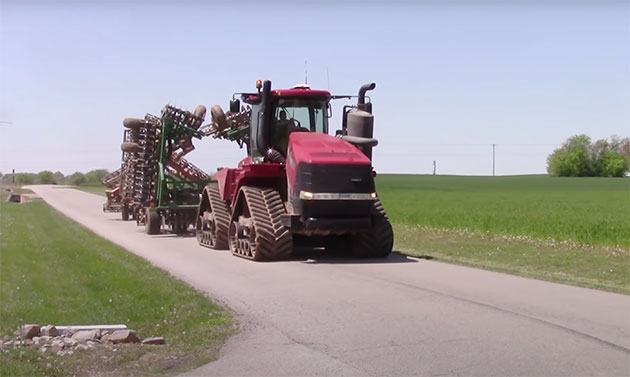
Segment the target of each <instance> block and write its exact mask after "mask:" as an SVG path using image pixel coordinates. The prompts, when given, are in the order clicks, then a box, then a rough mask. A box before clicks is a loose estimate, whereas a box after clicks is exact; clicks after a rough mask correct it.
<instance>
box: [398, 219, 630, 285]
mask: <svg viewBox="0 0 630 377" xmlns="http://www.w3.org/2000/svg"><path fill="white" fill-rule="evenodd" d="M394 232H395V250H398V251H400V252H402V253H404V254H407V255H411V256H415V257H420V258H426V259H435V260H438V261H444V262H450V263H456V264H461V265H466V266H472V267H478V268H484V269H488V270H493V271H499V272H507V273H511V274H515V275H520V276H525V277H531V278H536V279H542V280H548V281H553V282H559V283H565V284H571V285H576V286H581V287H587V288H597V289H603V290H607V291H611V292H618V293H624V294H630V250H627V249H619V248H607V247H599V246H590V245H581V244H577V243H574V242H568V241H554V240H538V239H535V238H531V237H528V236H512V235H497V234H493V233H490V232H485V233H482V232H476V231H468V230H452V229H435V228H430V227H426V226H410V225H406V224H394Z"/></svg>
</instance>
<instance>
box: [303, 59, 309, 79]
mask: <svg viewBox="0 0 630 377" xmlns="http://www.w3.org/2000/svg"><path fill="white" fill-rule="evenodd" d="M304 85H308V62H307V61H306V59H305V60H304Z"/></svg>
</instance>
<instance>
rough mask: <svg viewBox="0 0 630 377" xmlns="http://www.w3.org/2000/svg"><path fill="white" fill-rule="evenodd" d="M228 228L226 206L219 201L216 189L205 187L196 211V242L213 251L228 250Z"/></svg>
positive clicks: (228, 220)
mask: <svg viewBox="0 0 630 377" xmlns="http://www.w3.org/2000/svg"><path fill="white" fill-rule="evenodd" d="M229 227H230V212H229V210H228V205H227V204H226V203H225V202H224V201H223V200H222V199H221V196H220V195H219V189H218V188H216V187H212V186H206V188H204V189H203V192H202V194H201V202H200V203H199V210H198V211H197V223H196V225H195V229H196V231H197V242H199V244H200V245H201V246H205V247H209V248H211V249H214V250H225V249H227V248H228V228H229Z"/></svg>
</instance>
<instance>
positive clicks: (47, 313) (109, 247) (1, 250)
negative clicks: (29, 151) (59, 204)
mask: <svg viewBox="0 0 630 377" xmlns="http://www.w3.org/2000/svg"><path fill="white" fill-rule="evenodd" d="M0 298H1V302H2V305H1V306H0V335H2V336H11V335H12V334H13V331H14V330H15V329H16V328H17V327H18V326H19V325H21V324H24V323H38V324H42V325H44V324H56V325H69V324H74V325H80V324H116V323H123V324H126V325H128V327H129V328H132V329H135V330H137V331H138V334H139V336H141V337H150V336H163V337H165V339H166V345H164V346H140V345H123V346H121V347H119V348H118V349H116V351H113V350H111V349H108V348H102V349H95V350H91V351H78V352H76V353H75V354H74V355H72V356H68V355H66V356H56V355H54V354H51V353H50V352H48V353H45V354H42V353H40V352H38V351H37V350H36V349H31V348H17V349H6V350H3V351H2V352H0V376H5V375H6V376H40V375H41V376H44V375H45V376H59V375H81V376H84V375H130V376H132V375H133V376H135V375H146V374H151V375H155V374H162V373H166V374H174V373H177V372H180V371H183V370H188V369H191V368H193V367H195V366H198V365H201V364H204V363H207V362H210V361H212V360H214V359H216V358H217V357H218V350H219V347H220V346H221V345H222V344H223V342H224V341H225V339H226V338H227V337H228V336H229V335H231V334H232V333H234V324H233V320H232V317H231V315H230V314H229V313H228V312H226V311H225V310H223V309H222V308H221V307H220V306H218V305H216V304H214V303H213V302H211V301H210V300H209V299H208V298H207V297H206V296H205V295H203V294H202V293H199V292H198V291H196V290H194V289H192V288H190V287H189V286H188V285H186V284H184V283H182V282H180V281H177V280H175V279H173V278H172V277H170V276H169V275H168V274H167V273H165V272H163V271H161V270H158V269H157V268H155V267H153V266H151V265H150V264H149V263H148V262H146V261H144V260H142V259H141V258H139V257H136V256H134V255H132V254H130V253H128V252H126V251H125V250H123V249H121V248H120V247H118V246H116V245H114V244H112V243H111V242H109V241H107V240H104V239H102V238H100V237H98V236H96V235H95V234H93V233H92V232H90V231H88V230H86V229H85V228H83V227H81V226H80V225H79V224H77V223H75V222H73V221H71V220H69V219H68V218H66V217H64V216H63V215H61V214H59V213H58V212H56V211H55V210H54V209H52V208H51V207H49V206H48V205H46V204H45V203H44V202H42V201H33V202H29V203H24V204H14V203H5V202H2V203H0Z"/></svg>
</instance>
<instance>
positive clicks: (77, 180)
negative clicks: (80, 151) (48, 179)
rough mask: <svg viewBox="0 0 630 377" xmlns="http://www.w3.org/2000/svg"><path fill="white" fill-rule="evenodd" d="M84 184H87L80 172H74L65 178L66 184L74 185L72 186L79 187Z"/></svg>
mask: <svg viewBox="0 0 630 377" xmlns="http://www.w3.org/2000/svg"><path fill="white" fill-rule="evenodd" d="M86 182H87V179H86V178H85V175H83V173H80V172H75V173H73V174H71V175H69V176H67V177H66V183H68V184H71V185H74V186H81V185H83V184H85V183H86Z"/></svg>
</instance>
